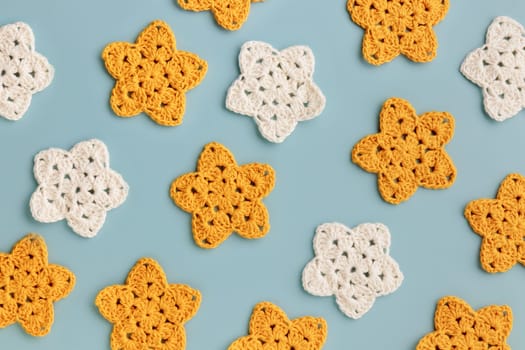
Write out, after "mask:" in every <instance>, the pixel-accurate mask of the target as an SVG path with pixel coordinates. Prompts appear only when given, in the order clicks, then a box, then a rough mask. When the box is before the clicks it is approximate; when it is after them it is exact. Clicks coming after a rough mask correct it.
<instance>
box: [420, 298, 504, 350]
mask: <svg viewBox="0 0 525 350" xmlns="http://www.w3.org/2000/svg"><path fill="white" fill-rule="evenodd" d="M434 327H435V329H436V330H435V332H432V333H430V334H427V335H426V336H424V337H423V338H422V339H421V340H420V341H419V343H418V345H417V347H416V350H449V349H454V350H474V349H476V350H478V349H479V350H482V349H483V350H485V349H487V350H488V349H491V350H492V349H494V350H496V349H497V350H510V346H509V345H508V344H507V343H506V339H507V337H508V336H509V334H510V331H511V329H512V310H511V308H510V307H508V306H506V305H505V306H498V305H490V306H487V307H484V308H482V309H479V310H478V311H474V310H472V308H471V307H470V306H469V305H468V304H467V303H466V302H464V301H463V300H461V299H460V298H457V297H451V296H450V297H444V298H442V299H441V300H440V301H439V302H438V305H437V308H436V313H435V317H434Z"/></svg>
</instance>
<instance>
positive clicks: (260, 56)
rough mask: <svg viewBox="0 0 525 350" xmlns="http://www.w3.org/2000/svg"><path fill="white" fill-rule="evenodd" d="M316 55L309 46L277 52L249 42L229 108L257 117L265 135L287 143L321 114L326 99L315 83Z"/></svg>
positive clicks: (242, 51)
mask: <svg viewBox="0 0 525 350" xmlns="http://www.w3.org/2000/svg"><path fill="white" fill-rule="evenodd" d="M314 66H315V60H314V54H313V52H312V50H311V49H310V48H309V47H307V46H292V47H289V48H287V49H284V50H282V51H280V52H279V51H277V50H275V49H274V48H273V47H271V46H270V45H268V44H267V43H264V42H261V41H249V42H246V43H245V44H244V45H243V46H242V48H241V52H240V54H239V67H240V71H241V75H240V77H239V78H238V79H237V80H236V81H235V82H234V83H233V84H232V86H231V87H230V88H229V90H228V94H227V97H226V108H228V109H229V110H231V111H233V112H235V113H239V114H244V115H247V116H249V117H252V118H254V119H255V122H256V123H257V126H258V127H259V131H260V133H261V135H262V136H263V137H264V138H265V139H267V140H268V141H270V142H275V143H280V142H283V141H284V140H285V139H286V138H287V137H288V136H289V135H290V134H291V133H292V132H293V131H294V129H295V127H296V126H297V124H298V123H299V122H301V121H305V120H310V119H313V118H315V117H317V116H318V115H319V114H320V113H321V112H322V111H323V109H324V107H325V103H326V98H325V97H324V95H323V93H322V92H321V90H320V89H319V87H318V86H317V85H316V84H315V83H314V82H313V77H312V76H313V73H314Z"/></svg>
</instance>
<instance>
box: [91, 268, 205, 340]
mask: <svg viewBox="0 0 525 350" xmlns="http://www.w3.org/2000/svg"><path fill="white" fill-rule="evenodd" d="M200 302H201V294H200V292H199V291H198V290H195V289H193V288H191V287H189V286H187V285H185V284H168V281H167V279H166V275H165V273H164V271H163V270H162V267H161V266H160V265H159V264H158V263H157V262H156V261H155V260H153V259H151V258H142V259H140V260H139V261H137V263H136V264H135V266H134V267H133V268H132V269H131V271H130V272H129V274H128V278H127V279H126V284H124V285H113V286H109V287H106V288H104V289H103V290H102V291H100V292H99V293H98V295H97V297H96V300H95V304H96V306H97V307H98V310H99V311H100V313H101V314H102V316H103V317H104V318H105V319H106V320H108V321H109V322H111V323H112V324H113V331H112V333H111V340H110V345H111V349H112V350H124V349H126V350H127V349H130V350H131V349H136V350H146V349H157V350H184V349H185V348H186V332H185V330H184V327H183V326H184V323H186V322H187V321H189V320H190V319H191V318H193V316H195V314H196V313H197V310H198V309H199V306H200Z"/></svg>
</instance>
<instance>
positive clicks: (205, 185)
mask: <svg viewBox="0 0 525 350" xmlns="http://www.w3.org/2000/svg"><path fill="white" fill-rule="evenodd" d="M274 183H275V173H274V170H273V168H272V167H271V166H269V165H267V164H260V163H250V164H244V165H240V166H239V165H237V162H236V161H235V158H234V157H233V155H232V154H231V152H230V151H229V150H228V149H227V148H226V147H224V146H223V145H221V144H219V143H216V142H212V143H209V144H207V145H206V146H205V147H204V150H203V151H202V153H201V155H200V157H199V161H198V163H197V172H194V173H188V174H184V175H182V176H180V177H178V178H177V179H176V180H175V181H173V183H172V184H171V188H170V196H171V198H172V199H173V201H174V202H175V204H176V205H178V206H179V207H180V208H181V209H182V210H184V211H187V212H189V213H192V215H193V216H192V231H193V238H194V240H195V243H196V244H197V245H198V246H199V247H202V248H215V247H217V246H219V245H220V244H221V243H222V242H223V241H224V240H225V239H226V238H228V237H229V236H230V234H231V233H232V232H233V231H235V232H237V233H238V234H239V235H240V236H241V237H244V238H248V239H254V238H261V237H263V236H265V235H266V233H268V231H269V230H270V219H269V215H268V211H267V210H266V207H265V206H264V204H263V203H262V198H264V197H266V196H267V195H268V194H269V193H270V192H271V191H272V189H273V187H274Z"/></svg>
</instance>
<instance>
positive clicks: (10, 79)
mask: <svg viewBox="0 0 525 350" xmlns="http://www.w3.org/2000/svg"><path fill="white" fill-rule="evenodd" d="M53 74H54V69H53V66H51V65H50V64H49V62H48V61H47V58H45V57H44V56H42V55H41V54H39V53H38V52H36V51H35V37H34V35H33V31H32V30H31V27H29V25H27V24H25V23H22V22H17V23H13V24H7V25H5V26H2V27H0V115H1V116H3V117H4V118H6V119H9V120H18V119H20V118H22V117H23V116H24V113H25V112H26V111H27V109H28V108H29V105H30V104H31V97H32V95H33V94H34V93H36V92H39V91H42V90H44V89H45V88H46V87H47V86H48V85H49V84H51V81H52V80H53Z"/></svg>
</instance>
